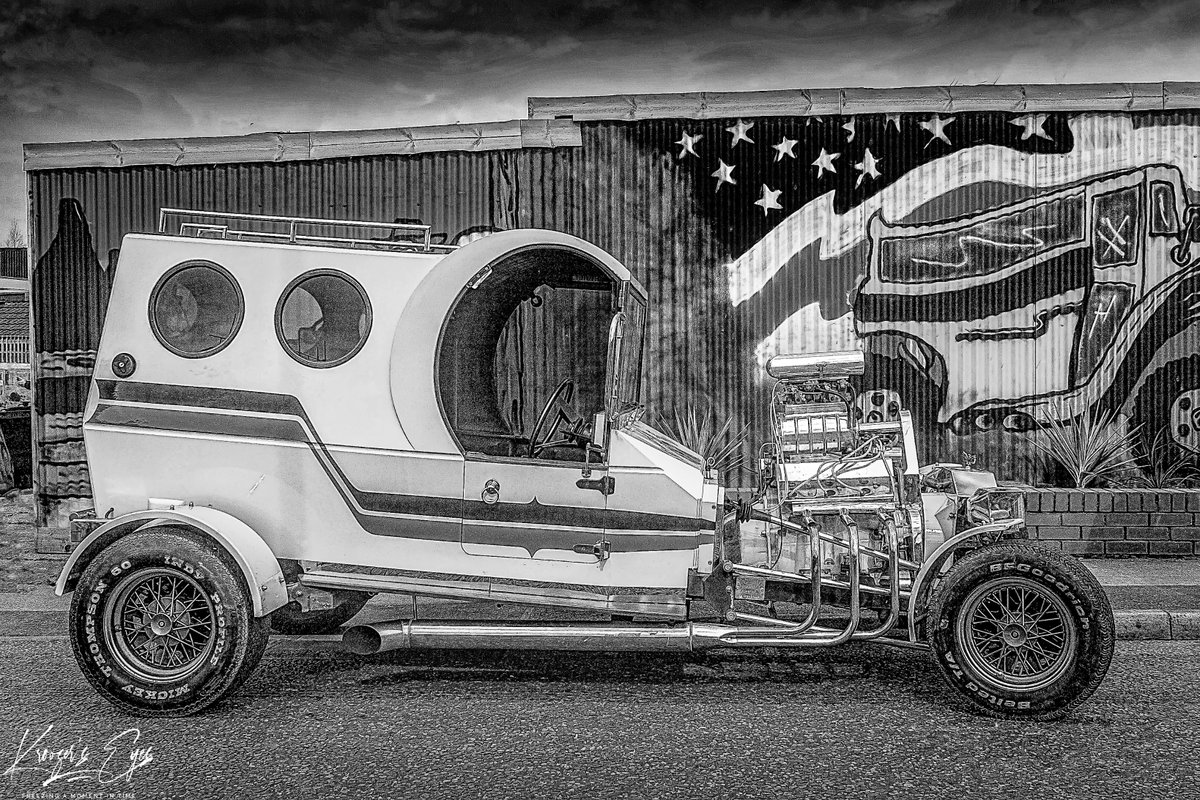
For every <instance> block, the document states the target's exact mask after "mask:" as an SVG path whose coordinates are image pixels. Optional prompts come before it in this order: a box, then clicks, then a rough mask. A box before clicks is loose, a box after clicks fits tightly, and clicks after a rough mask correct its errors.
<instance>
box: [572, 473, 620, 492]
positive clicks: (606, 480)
mask: <svg viewBox="0 0 1200 800" xmlns="http://www.w3.org/2000/svg"><path fill="white" fill-rule="evenodd" d="M575 485H576V486H578V487H579V488H580V489H594V490H596V491H597V492H599V493H600V494H603V495H610V494H612V493H613V491H614V490H615V489H616V486H617V479H616V478H614V477H612V476H611V475H605V476H604V477H603V478H593V479H590V480H589V479H588V478H580V479H579V480H577V481H575Z"/></svg>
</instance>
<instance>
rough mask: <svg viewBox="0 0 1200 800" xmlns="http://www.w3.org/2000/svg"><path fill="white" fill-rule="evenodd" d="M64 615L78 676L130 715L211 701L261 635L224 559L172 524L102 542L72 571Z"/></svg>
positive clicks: (244, 670) (226, 689) (232, 681)
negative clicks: (74, 580)
mask: <svg viewBox="0 0 1200 800" xmlns="http://www.w3.org/2000/svg"><path fill="white" fill-rule="evenodd" d="M70 622H71V646H72V650H73V651H74V653H75V659H76V661H78V663H79V667H80V669H81V670H82V671H83V674H84V676H85V677H87V679H88V681H89V682H90V683H91V684H92V685H93V686H94V687H95V688H96V689H97V691H99V692H100V694H102V695H103V696H104V697H106V698H107V699H108V700H109V701H111V702H112V703H113V704H114V705H116V706H117V707H118V708H120V709H121V710H122V711H125V712H127V713H130V714H135V715H138V716H167V715H184V714H192V713H195V712H197V711H199V710H201V709H203V708H206V707H207V706H209V705H211V704H213V703H215V702H217V701H218V700H220V699H221V698H222V697H224V696H226V695H227V694H229V693H230V692H232V691H234V690H235V689H237V687H238V686H239V685H241V683H242V682H243V681H245V680H246V678H247V677H249V675H250V673H251V672H252V671H253V670H254V667H255V666H256V665H257V664H258V662H259V660H260V659H261V658H262V655H263V652H264V651H265V650H266V647H267V638H268V636H269V631H268V629H267V625H266V620H264V619H260V618H255V616H254V612H253V608H252V606H251V602H250V597H249V594H248V592H247V590H246V586H245V583H244V581H243V579H242V574H241V571H240V570H239V569H238V568H237V566H236V565H235V564H234V563H233V560H232V558H231V557H229V556H228V554H227V553H225V552H224V551H223V550H221V549H220V547H219V546H218V545H216V544H215V543H214V542H212V541H211V540H209V539H207V538H206V537H204V536H202V535H200V534H198V533H194V532H192V531H187V530H182V529H174V528H156V529H152V530H147V531H141V532H138V533H132V534H129V535H128V536H125V537H122V538H120V539H118V540H117V541H115V542H113V543H112V544H110V545H109V546H108V547H106V548H104V549H103V550H102V551H101V552H100V553H99V554H98V555H97V556H96V557H95V558H93V559H92V560H91V562H90V563H89V564H88V565H87V568H86V569H84V571H83V574H82V575H81V576H80V578H79V584H78V585H77V586H76V587H75V591H74V593H73V594H72V596H71V614H70Z"/></svg>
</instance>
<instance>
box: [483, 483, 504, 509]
mask: <svg viewBox="0 0 1200 800" xmlns="http://www.w3.org/2000/svg"><path fill="white" fill-rule="evenodd" d="M479 499H481V500H483V502H485V503H487V504H488V505H489V506H494V505H495V504H496V503H497V502H498V501H499V500H500V481H497V480H489V481H488V482H487V483H485V484H484V485H483V491H482V492H480V493H479Z"/></svg>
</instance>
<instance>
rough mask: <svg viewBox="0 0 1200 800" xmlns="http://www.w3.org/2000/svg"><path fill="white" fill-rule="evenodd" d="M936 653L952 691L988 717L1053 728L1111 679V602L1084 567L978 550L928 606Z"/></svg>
mask: <svg viewBox="0 0 1200 800" xmlns="http://www.w3.org/2000/svg"><path fill="white" fill-rule="evenodd" d="M929 622H930V629H929V630H930V635H929V638H930V652H931V653H932V655H933V657H934V660H935V661H937V663H938V666H939V667H940V668H941V670H942V673H943V675H944V676H945V677H946V679H947V681H949V683H950V685H951V686H953V687H954V688H955V689H957V690H958V691H959V692H960V693H961V694H962V695H963V696H964V697H965V698H966V699H967V700H968V701H970V702H971V703H972V704H973V705H974V706H975V707H976V708H978V709H979V710H981V711H983V712H984V713H985V714H988V715H989V716H994V717H1001V718H1027V719H1038V720H1049V719H1057V718H1058V717H1061V716H1064V715H1065V714H1067V713H1068V712H1070V711H1071V709H1073V708H1075V707H1076V706H1078V705H1079V704H1080V703H1082V702H1083V701H1084V700H1086V699H1087V698H1088V697H1089V696H1090V695H1091V694H1092V692H1094V691H1095V690H1096V687H1097V686H1099V685H1100V682H1101V681H1102V680H1103V679H1104V676H1105V674H1106V673H1107V672H1108V665H1109V663H1110V662H1111V661H1112V654H1113V644H1114V641H1115V638H1116V636H1115V629H1114V624H1113V616H1112V609H1111V608H1110V606H1109V603H1108V597H1107V596H1106V595H1105V594H1104V590H1103V589H1102V588H1101V587H1100V584H1099V582H1097V581H1096V579H1095V577H1094V576H1093V575H1092V574H1091V572H1089V571H1088V569H1087V568H1086V567H1085V566H1083V564H1081V563H1080V562H1079V561H1077V560H1075V559H1073V558H1071V557H1069V556H1065V555H1063V554H1062V553H1058V552H1055V551H1053V550H1047V549H1045V548H1042V547H1039V546H1037V545H1034V544H1030V543H1028V542H1002V543H999V544H994V545H990V546H988V547H984V548H981V549H979V550H976V551H974V552H972V553H970V554H968V555H966V556H965V557H964V558H962V560H960V561H959V562H958V563H956V564H955V565H954V566H953V567H951V569H950V571H949V572H948V573H947V574H946V575H945V576H944V577H943V579H942V581H941V583H940V584H939V585H938V587H937V588H936V589H935V590H934V594H933V597H932V598H931V600H930V612H929Z"/></svg>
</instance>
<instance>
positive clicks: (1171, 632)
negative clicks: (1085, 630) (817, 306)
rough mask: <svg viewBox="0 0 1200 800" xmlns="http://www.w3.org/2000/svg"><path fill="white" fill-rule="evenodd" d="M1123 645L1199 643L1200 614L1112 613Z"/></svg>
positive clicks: (1146, 610) (1140, 610) (1191, 612)
mask: <svg viewBox="0 0 1200 800" xmlns="http://www.w3.org/2000/svg"><path fill="white" fill-rule="evenodd" d="M1113 619H1114V620H1115V621H1116V623H1117V638H1118V639H1120V640H1121V641H1138V640H1142V641H1196V640H1200V610H1195V609H1188V610H1178V609H1177V610H1172V611H1163V610H1160V609H1133V610H1121V611H1114V612H1113Z"/></svg>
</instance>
